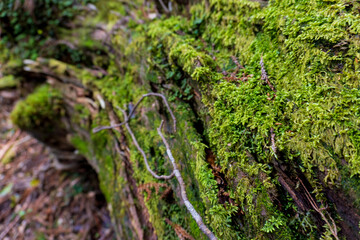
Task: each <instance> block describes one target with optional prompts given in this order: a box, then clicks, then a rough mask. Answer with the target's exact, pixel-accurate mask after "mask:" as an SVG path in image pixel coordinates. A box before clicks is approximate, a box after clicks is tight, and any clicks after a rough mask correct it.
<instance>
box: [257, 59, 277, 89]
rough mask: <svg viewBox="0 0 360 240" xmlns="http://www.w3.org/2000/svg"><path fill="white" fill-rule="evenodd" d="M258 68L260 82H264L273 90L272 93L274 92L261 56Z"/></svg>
mask: <svg viewBox="0 0 360 240" xmlns="http://www.w3.org/2000/svg"><path fill="white" fill-rule="evenodd" d="M260 66H261V80H265V82H266V83H267V85H269V87H270V88H271V90H273V91H274V92H276V89H275V88H274V86H273V85H272V84H271V82H270V81H269V77H268V75H267V73H266V70H265V64H264V59H263V57H262V56H261V59H260Z"/></svg>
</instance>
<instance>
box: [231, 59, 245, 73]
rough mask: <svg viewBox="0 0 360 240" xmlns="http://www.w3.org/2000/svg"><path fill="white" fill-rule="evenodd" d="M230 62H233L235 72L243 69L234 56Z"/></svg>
mask: <svg viewBox="0 0 360 240" xmlns="http://www.w3.org/2000/svg"><path fill="white" fill-rule="evenodd" d="M231 60H233V62H234V63H235V64H236V66H237V69H236V71H238V70H239V69H244V66H243V65H241V64H240V63H239V61H238V60H237V58H236V57H235V56H231Z"/></svg>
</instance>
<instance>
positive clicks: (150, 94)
mask: <svg viewBox="0 0 360 240" xmlns="http://www.w3.org/2000/svg"><path fill="white" fill-rule="evenodd" d="M149 96H155V97H160V98H162V100H163V101H164V103H165V106H166V108H167V109H168V111H169V113H170V115H171V118H172V120H173V124H174V125H173V127H174V132H176V118H175V115H174V113H173V112H172V110H171V108H170V105H169V103H168V101H167V99H166V97H165V96H164V95H163V94H161V93H152V92H151V93H147V94H144V95H142V97H141V98H140V99H139V101H137V103H136V104H135V106H134V108H133V109H132V110H131V112H130V113H129V116H128V118H127V120H125V121H124V122H122V123H118V124H115V125H111V126H100V127H96V128H94V129H93V133H97V132H100V131H102V130H105V129H112V128H117V127H120V126H122V125H125V124H126V123H127V122H129V120H130V118H131V117H132V116H133V115H134V113H135V110H136V108H137V107H138V106H139V104H140V103H141V101H142V100H144V98H146V97H149Z"/></svg>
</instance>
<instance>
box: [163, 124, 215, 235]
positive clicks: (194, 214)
mask: <svg viewBox="0 0 360 240" xmlns="http://www.w3.org/2000/svg"><path fill="white" fill-rule="evenodd" d="M163 123H164V121H161V123H160V126H159V128H158V129H157V131H158V134H159V135H160V137H161V139H162V141H163V143H164V144H165V147H166V153H167V155H168V157H169V159H170V161H171V163H172V165H173V168H174V171H173V173H175V177H176V179H177V180H178V182H179V185H180V192H181V198H182V200H183V201H184V203H185V206H186V208H187V209H188V211H189V212H190V214H191V216H192V217H193V218H194V219H195V221H196V223H197V225H198V226H199V228H200V230H201V231H202V232H203V233H204V234H205V235H206V236H207V237H208V238H209V239H212V240H214V239H216V237H215V235H214V234H213V233H212V232H211V231H210V229H208V228H207V226H206V225H205V224H204V222H203V220H202V218H201V216H200V215H199V213H198V212H197V211H196V210H195V208H194V206H193V205H192V204H191V203H190V201H189V200H188V198H187V194H186V188H185V183H184V180H183V178H182V176H181V174H180V171H179V169H178V168H177V166H176V162H175V159H174V157H173V155H172V153H171V150H170V145H169V143H168V142H167V141H166V139H165V137H164V135H163V134H162V132H161V129H162V127H163Z"/></svg>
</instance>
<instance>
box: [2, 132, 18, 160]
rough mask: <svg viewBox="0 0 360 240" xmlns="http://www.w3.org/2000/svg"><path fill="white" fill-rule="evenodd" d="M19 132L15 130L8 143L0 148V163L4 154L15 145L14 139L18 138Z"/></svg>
mask: <svg viewBox="0 0 360 240" xmlns="http://www.w3.org/2000/svg"><path fill="white" fill-rule="evenodd" d="M20 134H21V131H20V130H17V131H16V132H15V133H14V135H13V136H12V137H11V138H10V140H9V142H7V143H6V144H5V146H3V147H2V149H1V150H0V162H1V161H2V159H3V157H4V156H5V155H6V153H7V152H8V151H9V149H10V148H11V147H12V146H14V144H15V143H16V139H17V138H18V137H19V136H20Z"/></svg>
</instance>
